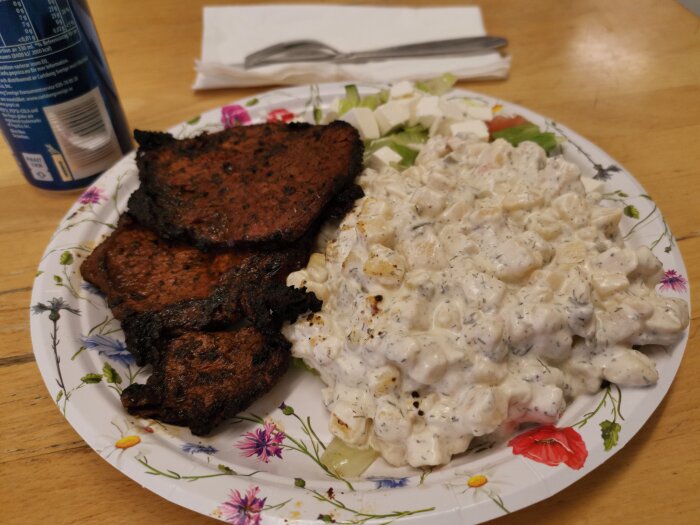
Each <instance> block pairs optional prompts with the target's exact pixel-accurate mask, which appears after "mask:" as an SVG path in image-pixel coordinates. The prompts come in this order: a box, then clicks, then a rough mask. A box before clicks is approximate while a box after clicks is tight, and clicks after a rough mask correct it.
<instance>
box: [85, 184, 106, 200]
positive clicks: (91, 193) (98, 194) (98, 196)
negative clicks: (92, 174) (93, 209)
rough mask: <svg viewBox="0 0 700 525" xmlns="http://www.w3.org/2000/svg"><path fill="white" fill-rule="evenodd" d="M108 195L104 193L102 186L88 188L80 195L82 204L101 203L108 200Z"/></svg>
mask: <svg viewBox="0 0 700 525" xmlns="http://www.w3.org/2000/svg"><path fill="white" fill-rule="evenodd" d="M106 199H107V196H106V195H104V194H103V193H102V190H101V189H100V188H96V187H94V186H93V187H92V188H88V189H87V191H85V193H83V194H82V195H81V196H80V199H78V200H79V201H80V204H99V203H100V202H101V201H102V200H106Z"/></svg>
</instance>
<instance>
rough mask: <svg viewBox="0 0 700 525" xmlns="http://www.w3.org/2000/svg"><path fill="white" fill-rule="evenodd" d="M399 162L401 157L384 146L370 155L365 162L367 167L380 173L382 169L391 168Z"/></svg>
mask: <svg viewBox="0 0 700 525" xmlns="http://www.w3.org/2000/svg"><path fill="white" fill-rule="evenodd" d="M400 161H401V155H399V154H398V153H396V152H395V151H394V150H393V149H391V148H390V147H389V146H384V147H382V148H379V149H378V150H377V151H375V152H374V153H372V155H370V157H369V159H368V160H367V167H369V168H372V169H373V170H377V171H380V170H381V169H382V168H384V167H386V166H391V165H392V164H394V163H396V162H400Z"/></svg>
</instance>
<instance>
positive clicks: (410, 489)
mask: <svg viewBox="0 0 700 525" xmlns="http://www.w3.org/2000/svg"><path fill="white" fill-rule="evenodd" d="M380 87H382V86H359V88H360V91H361V92H363V93H369V92H374V91H376V90H378V89H380ZM453 93H454V95H455V96H470V97H473V98H478V99H481V100H483V101H486V102H487V103H488V104H490V105H492V106H495V109H496V110H500V109H502V110H503V111H504V112H506V113H519V114H521V115H523V116H525V117H526V118H527V119H529V120H531V121H532V122H535V123H537V124H538V125H539V126H540V127H541V128H546V129H548V130H550V131H553V132H555V133H556V134H558V135H559V136H561V137H562V138H563V139H565V141H564V143H563V146H562V150H563V153H562V154H563V155H565V156H566V157H567V158H568V159H569V160H571V161H573V162H575V163H576V164H578V165H579V166H580V167H581V169H582V171H583V173H584V174H586V175H588V176H591V177H594V178H596V179H601V180H605V181H607V182H606V190H605V191H606V195H605V197H606V198H607V199H609V200H610V201H618V202H620V203H623V205H624V206H625V208H624V213H625V217H624V218H623V223H622V225H621V228H622V231H623V232H624V233H625V235H626V237H627V238H628V239H629V240H630V242H631V243H632V244H634V245H641V244H645V245H648V246H649V247H650V248H651V249H652V250H653V251H654V253H655V254H656V255H657V257H659V258H660V260H661V261H662V262H663V265H664V268H665V270H666V271H665V276H664V278H663V279H662V281H661V282H660V283H659V287H660V289H661V292H662V293H667V294H670V295H673V296H679V297H682V298H684V299H685V300H686V301H688V300H689V295H688V288H687V282H686V280H685V277H684V276H685V275H686V272H685V268H684V266H683V261H682V259H681V255H680V253H679V251H678V248H677V247H676V244H675V242H674V239H673V237H672V235H671V232H670V231H669V229H668V226H667V224H666V222H665V221H664V219H663V217H662V216H661V214H660V212H659V210H658V209H657V207H656V205H655V204H654V202H653V201H652V200H651V198H650V197H649V196H648V195H646V193H645V192H644V190H643V188H642V187H641V186H640V185H639V184H638V183H637V182H636V181H635V180H634V179H633V177H632V176H631V175H629V174H628V173H627V172H626V171H625V170H624V169H623V168H622V167H621V166H620V165H619V164H618V163H616V162H615V161H614V160H613V159H611V158H610V157H609V156H608V155H606V154H605V153H604V152H602V151H601V150H600V149H599V148H597V147H596V146H594V145H593V144H591V143H590V142H588V141H587V140H585V139H583V138H582V137H580V136H579V135H577V134H576V133H574V132H573V131H571V130H569V129H567V128H566V127H564V126H562V125H560V124H558V123H555V122H553V121H551V120H548V119H545V118H543V117H541V116H539V115H537V114H535V113H533V112H531V111H528V110H526V109H524V108H521V107H518V106H515V105H513V104H508V103H506V102H502V101H498V100H494V99H492V98H489V97H484V96H481V95H478V94H475V93H470V92H466V91H461V90H455V91H454V92H453ZM343 95H344V91H343V86H342V85H339V84H328V85H321V86H306V87H297V88H289V89H284V90H277V91H272V92H268V93H265V94H262V95H259V96H257V97H256V98H251V99H247V100H243V101H240V102H238V103H236V104H232V105H229V106H225V107H223V108H219V109H215V110H212V111H209V112H207V113H204V114H202V115H200V116H197V117H195V118H193V119H191V120H190V121H188V122H185V123H182V124H180V125H178V126H175V127H174V128H172V129H171V130H170V131H171V132H172V133H173V134H174V135H175V136H177V137H185V136H190V135H193V134H196V133H199V132H201V131H202V130H217V129H221V128H222V127H224V126H235V125H245V124H248V123H251V122H263V121H266V120H282V121H289V120H293V119H300V120H306V121H311V122H314V121H317V122H318V121H320V120H321V118H322V117H323V113H324V111H325V109H326V108H327V107H328V105H329V104H330V102H331V100H332V99H333V98H334V97H337V96H343ZM137 185H138V178H137V173H136V168H135V163H134V156H133V154H132V155H128V156H127V157H125V158H124V159H122V160H121V161H120V162H118V163H117V164H116V165H115V166H114V167H113V168H112V169H110V170H109V171H108V172H107V173H105V174H104V175H103V176H102V177H101V178H100V179H99V180H97V181H96V182H95V184H94V185H93V186H92V187H90V188H89V189H88V190H87V191H86V192H85V193H84V194H83V195H82V196H81V197H80V198H79V199H78V202H76V203H75V204H74V205H73V207H72V208H71V209H70V210H69V211H68V213H67V214H66V216H65V217H64V218H63V220H62V221H61V223H60V225H59V228H58V229H57V230H56V233H55V234H54V235H53V237H52V239H51V241H50V243H49V245H48V247H47V249H46V252H45V254H44V256H43V258H42V260H41V262H40V264H39V271H38V274H37V278H36V281H35V283H34V290H33V294H32V303H31V304H32V306H31V309H32V315H31V334H32V341H33V344H34V353H35V354H36V360H37V363H38V365H39V368H40V370H41V374H42V375H43V377H44V380H45V382H46V386H47V388H48V389H49V392H50V393H51V396H52V398H53V399H54V400H55V402H56V404H57V405H58V407H59V409H60V410H61V411H62V412H63V414H64V415H65V417H66V418H67V419H68V421H69V422H70V424H71V425H72V426H73V427H74V428H75V429H76V430H77V431H78V432H79V433H80V435H81V436H82V437H83V439H85V441H86V442H87V443H88V444H89V445H90V446H91V447H92V448H93V449H94V450H95V451H96V452H97V453H98V454H100V455H101V456H102V457H103V458H104V459H105V460H106V461H108V462H109V463H111V464H112V465H114V466H115V467H116V468H118V469H119V470H120V471H122V472H123V473H124V474H126V475H127V476H129V477H130V478H132V479H133V480H135V481H136V482H138V483H140V484H141V485H143V486H144V487H146V488H148V489H149V490H151V491H153V492H155V493H157V494H160V495H161V496H163V497H164V498H166V499H168V500H170V501H172V502H175V503H177V504H179V505H182V506H184V507H187V508H190V509H192V510H195V511H197V512H200V513H202V514H206V515H210V516H212V517H215V518H218V519H220V520H223V521H227V522H229V523H234V524H237V525H258V524H263V525H268V524H270V525H272V524H276V525H282V524H290V523H304V524H311V523H344V524H364V523H373V524H379V523H391V522H394V521H400V522H401V523H406V524H409V523H410V524H421V525H433V524H434V525H439V524H444V523H478V522H482V521H485V520H488V519H491V518H495V517H498V516H499V515H502V514H504V513H508V512H512V511H515V510H517V509H519V508H521V507H524V506H526V505H529V504H532V503H534V502H537V501H539V500H542V499H544V498H547V497H549V496H551V495H552V494H554V493H556V492H558V491H560V490H561V489H563V488H564V487H566V486H567V485H569V484H571V483H573V482H574V481H576V480H577V479H579V478H581V477H582V476H584V475H586V474H588V473H589V472H590V471H591V470H593V469H594V468H596V467H597V466H598V465H600V464H601V463H602V462H603V461H605V460H606V459H607V458H609V457H610V456H611V455H612V454H613V453H614V452H615V451H616V450H619V449H620V448H621V447H622V446H623V445H624V444H625V443H627V442H628V441H629V440H630V439H631V438H632V436H634V434H635V433H636V432H637V431H638V430H639V429H640V427H641V426H642V425H643V424H644V422H645V421H646V420H647V419H648V418H649V417H650V415H651V414H652V412H653V411H654V409H655V408H656V407H657V406H658V404H659V403H660V402H661V400H662V398H663V397H664V395H665V394H666V392H667V390H668V388H669V386H670V384H671V381H672V380H673V377H674V375H675V373H676V370H677V369H678V366H679V364H680V361H681V357H682V355H683V350H684V348H685V345H686V342H687V332H686V334H685V337H684V338H683V339H682V340H681V341H680V342H679V343H678V344H677V345H675V347H674V348H671V349H669V350H668V351H659V352H657V353H656V355H655V356H654V357H655V359H656V361H657V365H658V369H659V374H660V379H659V382H658V384H657V385H656V386H654V387H652V388H645V389H622V390H621V389H620V388H618V387H617V386H616V385H609V386H607V387H606V388H604V389H603V390H601V392H600V393H599V394H597V395H595V396H589V397H585V398H580V399H578V400H577V401H576V402H574V403H573V404H572V405H571V406H570V407H569V408H568V409H567V411H566V413H565V414H564V416H563V417H562V419H561V421H560V422H559V426H558V427H554V426H551V425H550V426H545V427H538V428H535V429H531V430H528V431H526V432H523V433H521V434H520V435H518V436H515V437H514V438H512V439H511V440H510V441H509V442H506V443H501V444H496V445H492V446H490V447H483V448H481V449H474V450H471V451H469V452H468V453H466V454H463V455H461V456H459V457H457V458H455V459H453V461H452V462H451V463H450V464H449V465H447V466H445V467H442V468H439V469H434V470H432V471H431V470H424V471H420V470H415V469H410V468H401V469H397V468H393V467H390V466H388V465H386V464H384V463H383V462H382V461H377V462H375V464H373V465H372V467H370V469H369V470H368V472H367V473H366V474H365V476H364V477H363V478H362V479H351V480H349V479H343V478H341V477H339V476H336V475H335V474H334V473H332V472H330V471H328V470H327V469H326V468H325V467H324V466H323V464H322V463H321V462H320V461H319V458H320V455H321V454H322V453H323V449H324V447H325V445H326V444H327V443H328V442H329V441H330V434H329V433H328V431H327V428H326V427H327V421H328V419H327V413H326V410H325V408H324V406H323V405H322V403H321V400H320V397H321V396H320V395H319V390H320V388H321V384H320V381H319V380H318V379H317V378H316V377H315V376H313V375H311V374H309V373H308V372H305V371H303V370H296V369H293V370H291V371H290V372H289V373H288V374H287V376H286V377H285V378H284V380H283V381H282V382H281V383H280V384H279V385H277V386H276V387H275V388H274V390H273V391H271V392H270V393H269V394H268V395H266V396H265V397H264V398H263V399H261V400H259V401H258V402H257V403H255V404H254V405H253V406H252V407H250V409H249V411H247V412H246V413H244V414H241V416H240V417H239V418H237V419H236V420H232V421H228V422H226V423H225V424H223V425H221V427H220V428H219V429H218V430H217V431H216V433H215V434H213V435H212V436H209V437H207V438H198V437H195V436H193V435H192V434H190V432H189V430H187V429H182V428H178V427H174V426H169V425H163V424H161V423H159V422H157V421H154V420H145V419H138V418H133V417H130V416H129V415H128V414H127V413H126V412H125V411H124V410H123V409H122V406H121V404H120V401H119V394H120V392H121V391H122V390H123V389H124V388H126V387H127V386H128V385H129V384H131V383H133V382H136V381H139V382H142V381H144V380H145V379H146V377H147V375H148V370H146V369H143V368H139V367H137V366H136V365H135V363H134V362H133V359H132V358H131V356H130V355H129V353H128V352H127V351H126V348H125V345H124V342H123V341H124V337H123V334H122V332H121V330H120V328H119V323H118V322H117V321H115V320H114V318H113V316H112V315H111V312H110V311H109V309H108V308H107V307H106V305H105V302H104V300H103V297H102V296H101V295H100V294H99V293H98V292H97V290H95V289H94V288H93V287H91V286H90V285H88V284H87V283H86V282H84V281H83V280H82V278H81V276H80V273H79V268H80V264H81V262H82V261H83V260H84V258H85V256H86V255H87V254H89V253H90V251H91V250H92V249H93V248H94V247H95V246H96V245H97V244H98V243H99V242H100V241H101V239H103V238H104V237H105V236H107V235H108V234H109V233H110V232H111V231H112V230H113V229H114V227H115V225H116V222H117V218H118V216H119V213H120V212H122V211H124V209H125V208H126V203H127V199H128V196H129V194H130V193H131V192H132V191H133V190H134V189H135V188H136V187H137Z"/></svg>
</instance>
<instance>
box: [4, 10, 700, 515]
mask: <svg viewBox="0 0 700 525" xmlns="http://www.w3.org/2000/svg"><path fill="white" fill-rule="evenodd" d="M204 3H205V2H203V1H187V2H183V1H176V0H172V1H166V0H158V1H155V0H153V1H147V2H144V1H136V0H128V1H127V0H119V1H114V0H111V1H110V0H99V1H98V0H92V1H91V2H90V5H91V8H92V11H93V14H94V18H95V22H96V25H97V28H98V30H99V32H100V35H101V39H102V43H103V45H104V49H105V52H106V54H107V57H108V60H109V63H110V66H111V69H112V73H113V75H114V78H115V80H116V84H117V87H118V90H119V93H120V95H121V100H122V103H123V105H124V108H125V110H126V113H127V116H128V119H129V122H130V125H131V126H132V127H136V128H142V129H153V130H159V129H165V128H167V127H169V126H171V125H173V124H175V123H177V122H179V121H182V120H185V119H187V118H189V117H191V116H193V115H197V114H199V113H200V112H202V111H204V110H207V109H210V108H213V107H216V106H219V105H221V104H223V103H226V102H228V101H231V100H235V99H237V98H240V97H242V96H247V95H250V94H252V93H254V92H255V91H259V90H255V89H238V90H236V89H227V90H219V91H210V92H203V93H195V92H193V91H192V90H191V84H192V81H193V78H194V72H193V63H194V60H195V58H197V57H198V55H199V51H200V39H201V12H202V5H203V4H204ZM206 3H207V4H215V3H219V2H215V1H212V0H208V1H207V2H206ZM227 3H232V2H227ZM443 3H444V4H448V3H449V2H443ZM402 4H403V5H406V4H415V5H428V4H429V2H427V1H425V2H402ZM454 4H457V2H455V3H454ZM481 7H482V11H483V14H484V17H485V21H486V27H487V29H488V31H489V32H490V33H491V34H495V35H503V36H506V37H508V39H509V40H510V46H509V48H508V50H509V52H510V53H511V54H512V56H513V65H512V71H511V75H510V78H509V79H508V80H505V81H493V82H471V83H463V84H461V86H463V87H466V88H468V89H472V90H476V91H481V92H483V93H485V94H488V95H492V96H496V97H501V98H503V99H506V100H509V101H511V102H515V103H518V104H522V105H523V106H526V107H528V108H530V109H532V110H534V111H536V112H538V113H540V114H543V115H547V116H548V117H551V118H553V119H555V120H557V121H559V122H562V123H564V124H566V125H568V126H569V127H571V128H573V129H574V130H576V131H577V132H579V133H580V134H582V135H583V136H585V137H587V138H588V139H590V140H591V141H593V142H594V143H596V144H597V145H598V146H600V147H601V148H602V149H603V150H605V151H606V152H608V153H609V154H610V155H611V156H612V157H614V158H615V159H617V160H618V161H619V162H621V163H622V164H623V165H624V166H625V167H626V168H627V169H628V170H629V171H630V172H631V173H632V174H633V175H634V176H635V177H636V178H637V179H638V180H639V181H640V182H641V183H642V185H643V186H644V187H645V188H646V189H647V190H648V192H649V193H650V194H651V195H652V196H653V198H654V199H655V201H656V202H657V203H658V205H659V206H660V208H661V210H662V211H663V213H664V215H665V217H666V219H667V221H668V223H669V225H670V226H671V229H672V230H673V232H674V234H675V235H676V237H677V240H678V245H679V246H680V249H681V251H682V253H683V257H684V259H685V262H686V265H687V267H688V274H689V275H688V277H689V279H690V282H691V283H694V284H695V285H697V283H700V173H699V172H700V142H699V141H698V137H700V19H698V18H697V17H696V16H694V15H693V14H691V13H690V12H689V11H687V10H685V9H684V8H683V7H682V6H681V5H680V4H678V3H676V2H674V1H671V0H665V1H660V0H624V1H610V0H588V1H578V2H574V1H565V0H546V1H535V2H522V1H518V0H498V1H485V2H483V3H482V4H481ZM0 167H1V168H2V169H1V170H0V247H1V252H0V254H1V257H2V259H1V260H2V272H0V421H2V423H1V425H2V426H1V429H2V430H1V431H0V436H1V437H2V439H0V522H2V523H4V524H27V523H53V524H61V525H62V524H68V523H100V524H102V525H109V524H122V523H126V522H128V523H169V524H171V525H176V524H185V523H187V524H199V523H201V524H205V523H214V522H213V521H212V520H211V519H210V518H207V517H205V516H200V515H197V514H195V513H194V512H191V511H189V510H186V509H184V508H181V507H179V506H177V505H175V504H172V503H169V502H167V501H165V500H164V499H161V498H160V497H159V496H156V495H155V494H152V493H150V492H149V491H147V490H146V489H143V488H142V487H140V486H139V485H138V484H137V483H135V482H133V481H131V480H130V479H129V478H127V477H126V476H124V475H123V474H121V473H120V472H118V471H117V470H116V469H114V468H113V467H111V466H110V465H108V464H107V463H106V462H105V461H103V460H102V459H101V458H100V457H99V456H98V454H96V453H95V452H93V451H92V450H91V449H90V448H89V447H88V446H87V445H86V444H85V443H84V442H83V441H82V440H81V439H80V437H79V436H78V435H77V434H76V433H75V432H74V431H73V429H72V428H71V426H70V425H69V424H68V423H67V422H66V421H65V420H64V419H63V417H62V416H61V414H60V412H59V410H58V409H57V408H56V406H55V404H54V402H53V401H52V400H51V399H50V398H49V397H48V394H47V390H46V388H45V386H44V382H43V380H42V378H41V376H40V375H39V371H38V369H37V367H36V364H35V362H34V357H33V354H32V345H31V341H30V337H29V300H30V293H31V286H32V281H33V278H34V274H35V271H36V267H37V264H38V261H39V257H40V256H41V253H42V251H43V250H44V248H45V246H46V244H47V243H48V241H49V237H50V236H51V233H52V232H53V230H54V229H55V228H56V226H57V224H58V222H59V220H60V218H61V217H62V215H63V214H64V213H65V212H66V210H67V209H68V207H69V206H70V204H71V203H72V202H73V201H74V200H75V199H76V197H77V195H78V193H76V192H70V193H51V192H46V191H41V190H38V189H35V188H33V187H32V186H30V185H29V184H28V183H26V182H25V181H24V179H23V177H22V175H21V174H20V172H19V169H18V168H17V166H16V165H15V163H14V160H13V158H12V156H11V154H10V152H9V150H8V148H7V146H6V145H5V144H4V143H2V144H0ZM693 292H694V295H693V304H692V311H693V312H695V313H693V314H692V318H693V320H692V323H691V329H690V331H691V338H690V343H689V345H688V347H687V350H686V354H685V357H684V359H683V363H682V365H681V367H680V370H679V372H678V375H677V377H676V380H675V382H674V384H673V386H672V387H671V390H670V392H669V393H668V396H667V397H666V398H665V400H664V401H663V403H662V404H661V406H660V407H659V408H658V409H657V410H656V412H655V413H654V415H653V416H652V417H651V419H650V420H649V421H648V422H647V423H646V425H645V426H644V427H643V428H642V430H641V431H640V432H639V433H638V434H637V436H635V437H634V439H632V441H631V442H630V443H629V444H628V445H627V446H626V447H625V448H624V449H623V450H621V451H620V452H618V453H617V454H616V455H615V456H613V457H612V458H611V459H610V460H609V461H607V462H606V463H605V464H604V465H603V466H601V467H600V468H598V469H597V470H595V471H594V472H593V473H591V474H590V475H588V476H586V477H585V478H583V479H582V480H580V481H578V482H577V483H575V484H574V485H572V486H571V487H569V488H567V489H565V490H563V491H562V492H560V493H558V494H557V495H555V496H553V497H552V498H550V499H548V500H546V501H543V502H540V503H538V504H536V505H533V506H531V507H529V508H526V509H524V510H521V511H518V512H516V513H514V514H512V515H509V516H505V517H503V518H500V519H498V520H495V521H494V522H493V523H496V524H498V525H511V524H517V523H538V524H540V525H544V524H554V523H567V524H588V523H591V524H592V523H596V524H600V523H636V524H640V525H641V524H654V525H657V524H659V523H670V522H673V523H677V524H685V523H688V524H690V523H698V522H699V518H698V516H700V497H698V489H697V487H699V486H700V438H699V437H698V436H700V408H698V405H699V404H700V401H699V400H700V343H699V336H698V331H699V330H698V326H700V325H699V324H698V313H697V312H698V311H700V303H698V293H697V292H698V288H697V286H695V287H694V290H693ZM448 525H450V524H448Z"/></svg>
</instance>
